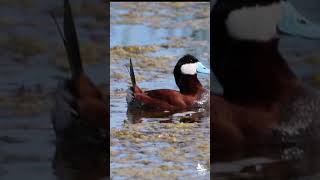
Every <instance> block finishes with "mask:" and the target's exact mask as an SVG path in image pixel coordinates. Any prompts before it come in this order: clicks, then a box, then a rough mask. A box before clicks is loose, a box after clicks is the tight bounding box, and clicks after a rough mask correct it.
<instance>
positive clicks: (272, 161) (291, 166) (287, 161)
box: [211, 143, 320, 180]
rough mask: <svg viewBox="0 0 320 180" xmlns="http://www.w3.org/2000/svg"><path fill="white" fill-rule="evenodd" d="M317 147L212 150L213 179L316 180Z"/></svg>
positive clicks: (319, 175) (319, 173)
mask: <svg viewBox="0 0 320 180" xmlns="http://www.w3.org/2000/svg"><path fill="white" fill-rule="evenodd" d="M319 152H320V145H318V144H316V143H310V144H308V145H291V146H286V147H263V146H260V147H259V146H256V147H250V148H248V147H246V148H239V149H232V150H231V149H228V150H226V149H215V151H214V157H213V166H212V167H211V175H212V177H214V179H272V180H278V179H279V180H286V179H319V178H320V154H319Z"/></svg>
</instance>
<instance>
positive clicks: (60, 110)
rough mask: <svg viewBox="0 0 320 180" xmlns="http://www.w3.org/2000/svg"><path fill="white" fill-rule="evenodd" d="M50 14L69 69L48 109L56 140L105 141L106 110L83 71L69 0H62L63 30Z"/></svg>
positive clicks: (100, 97)
mask: <svg viewBox="0 0 320 180" xmlns="http://www.w3.org/2000/svg"><path fill="white" fill-rule="evenodd" d="M52 17H53V19H54V21H55V23H56V25H57V28H58V31H59V33H60V36H61V38H62V40H63V42H64V46H65V48H66V52H67V55H68V61H69V65H70V69H71V72H72V76H71V78H70V79H68V80H64V81H63V82H61V83H60V84H59V85H58V89H57V93H56V99H55V100H56V103H55V107H54V109H53V111H52V123H53V127H54V130H55V133H56V137H57V142H64V141H68V142H75V143H78V142H79V143H87V142H88V143H91V142H92V143H99V144H100V143H102V144H104V143H106V142H107V139H106V138H107V133H106V132H107V129H108V122H109V112H108V109H107V104H106V101H105V100H104V98H103V95H102V93H101V92H100V90H99V89H98V87H97V86H96V85H94V83H93V82H92V81H91V80H90V78H89V77H88V76H87V75H86V73H85V72H84V70H83V67H82V63H81V56H80V50H79V44H78V38H77V34H76V29H75V25H74V21H73V17H72V12H71V7H70V4H69V1H68V0H65V1H64V24H63V27H64V33H62V32H61V30H60V28H59V25H58V23H57V21H56V19H55V17H54V16H53V15H52ZM63 34H64V35H63Z"/></svg>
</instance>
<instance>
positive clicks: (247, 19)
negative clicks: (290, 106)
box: [210, 0, 320, 98]
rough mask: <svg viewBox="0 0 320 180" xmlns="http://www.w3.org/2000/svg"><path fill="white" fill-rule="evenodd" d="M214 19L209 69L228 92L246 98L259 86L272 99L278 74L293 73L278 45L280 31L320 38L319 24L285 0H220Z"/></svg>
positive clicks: (226, 92) (292, 75) (288, 76)
mask: <svg viewBox="0 0 320 180" xmlns="http://www.w3.org/2000/svg"><path fill="white" fill-rule="evenodd" d="M210 24H211V33H210V37H211V39H210V41H211V52H212V54H213V56H212V59H213V62H212V63H211V69H213V72H214V73H215V75H216V76H217V78H218V80H219V82H220V83H221V85H222V86H223V88H224V92H225V94H228V95H230V96H243V98H249V97H253V98H255V97H254V95H253V94H252V93H257V92H258V87H261V89H265V90H264V91H265V94H260V95H259V96H265V98H269V97H268V94H270V93H272V92H273V91H274V92H275V91H277V90H279V87H280V85H281V83H282V82H280V81H279V79H280V77H283V79H292V78H294V74H293V73H292V71H291V70H290V68H289V67H288V65H287V63H286V62H285V60H284V59H283V58H282V56H281V54H280V52H279V50H278V42H279V37H280V35H281V34H282V33H286V34H288V35H296V36H301V37H308V38H320V28H319V27H318V26H316V25H314V24H312V23H311V22H310V21H308V20H307V19H305V18H304V17H302V16H301V15H300V14H299V13H297V11H296V9H295V8H294V7H293V6H292V5H291V4H290V3H289V2H287V1H283V0H237V1H235V0H218V1H217V2H216V4H215V5H214V6H213V9H212V11H211V20H210ZM275 83H279V84H275ZM253 86H255V87H253ZM255 88H256V89H255ZM261 89H259V90H261ZM253 91H255V92H253ZM261 91H262V90H261Z"/></svg>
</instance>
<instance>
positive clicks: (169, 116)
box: [127, 108, 210, 124]
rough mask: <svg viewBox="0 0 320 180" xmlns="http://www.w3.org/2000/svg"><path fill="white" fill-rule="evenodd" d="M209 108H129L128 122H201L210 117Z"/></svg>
mask: <svg viewBox="0 0 320 180" xmlns="http://www.w3.org/2000/svg"><path fill="white" fill-rule="evenodd" d="M209 115H210V112H209V110H208V109H204V108H201V109H190V110H187V111H175V112H169V111H145V110H136V109H135V110H130V109H128V110H127V118H128V122H129V123H132V124H136V123H143V122H152V121H153V122H154V121H157V122H159V123H179V122H180V123H199V122H201V121H202V120H203V118H205V117H209Z"/></svg>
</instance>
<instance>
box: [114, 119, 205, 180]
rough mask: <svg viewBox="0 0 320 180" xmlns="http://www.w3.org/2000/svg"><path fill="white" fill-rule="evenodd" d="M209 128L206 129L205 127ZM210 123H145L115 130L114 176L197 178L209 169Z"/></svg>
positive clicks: (127, 125) (128, 125)
mask: <svg viewBox="0 0 320 180" xmlns="http://www.w3.org/2000/svg"><path fill="white" fill-rule="evenodd" d="M204 126H205V127H204ZM209 128H210V127H209V123H208V124H206V125H204V124H201V123H168V124H167V123H163V124H161V123H157V122H153V123H141V124H126V125H125V126H124V128H122V129H116V128H113V129H111V132H110V140H111V141H110V143H111V155H110V158H111V159H110V160H111V166H112V164H116V166H112V168H111V174H112V175H113V176H117V177H123V178H129V177H135V178H142V179H154V178H157V177H158V178H164V179H166V178H168V177H172V176H174V177H182V176H184V177H187V176H188V177H190V179H192V178H196V177H197V176H198V175H197V174H195V172H196V165H197V163H198V162H199V163H201V164H203V165H204V166H205V167H209V164H210V162H209V159H210V135H209V131H208V130H209Z"/></svg>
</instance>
